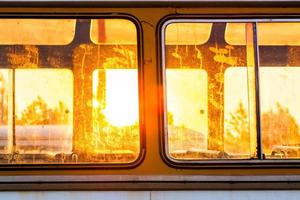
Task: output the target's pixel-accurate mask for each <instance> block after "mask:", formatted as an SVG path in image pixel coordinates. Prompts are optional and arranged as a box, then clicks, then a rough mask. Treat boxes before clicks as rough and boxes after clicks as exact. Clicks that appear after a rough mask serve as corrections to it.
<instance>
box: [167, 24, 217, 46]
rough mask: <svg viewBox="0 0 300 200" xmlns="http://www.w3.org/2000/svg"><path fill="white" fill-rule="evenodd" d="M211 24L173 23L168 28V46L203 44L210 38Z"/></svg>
mask: <svg viewBox="0 0 300 200" xmlns="http://www.w3.org/2000/svg"><path fill="white" fill-rule="evenodd" d="M211 25H212V24H211V23H172V24H169V25H168V26H167V28H166V30H165V31H166V36H167V37H166V38H165V43H166V44H191V45H193V44H203V43H205V42H207V40H208V39H209V36H210V31H211Z"/></svg>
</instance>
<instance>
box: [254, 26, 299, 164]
mask: <svg viewBox="0 0 300 200" xmlns="http://www.w3.org/2000/svg"><path fill="white" fill-rule="evenodd" d="M258 25H259V26H258V38H268V37H272V38H274V40H275V41H280V43H274V42H273V40H268V43H261V42H260V41H259V50H260V68H259V79H260V100H261V102H260V104H261V124H262V144H263V152H264V154H265V156H266V158H270V159H286V158H288V159H293V158H300V132H299V124H300V104H299V102H300V95H299V86H300V62H299V60H300V59H299V58H300V56H299V55H300V54H299V52H300V46H299V44H300V43H299V42H298V40H299V37H300V32H299V30H300V29H299V28H300V23H298V22H297V23H296V22H289V23H283V22H282V23H259V24H258ZM271 32H272V33H273V34H268V33H271ZM266 34H267V35H266Z"/></svg>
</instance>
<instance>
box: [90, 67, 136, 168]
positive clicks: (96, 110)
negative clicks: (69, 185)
mask: <svg viewBox="0 0 300 200" xmlns="http://www.w3.org/2000/svg"><path fill="white" fill-rule="evenodd" d="M137 73H138V72H137V69H105V70H104V69H97V70H95V71H94V72H93V134H94V138H95V143H96V146H95V152H97V153H101V154H103V159H105V160H106V161H108V162H132V161H133V160H135V159H136V158H137V156H138V153H139V148H140V146H139V121H138V119H139V112H138V105H139V104H138V76H137V75H138V74H137Z"/></svg>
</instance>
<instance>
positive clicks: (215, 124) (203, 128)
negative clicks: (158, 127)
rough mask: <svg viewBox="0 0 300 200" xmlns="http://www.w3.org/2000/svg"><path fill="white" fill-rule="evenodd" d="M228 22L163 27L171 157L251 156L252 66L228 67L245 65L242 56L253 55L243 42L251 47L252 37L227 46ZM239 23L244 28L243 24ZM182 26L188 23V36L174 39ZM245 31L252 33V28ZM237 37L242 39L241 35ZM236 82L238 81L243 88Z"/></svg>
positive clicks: (229, 157) (246, 57) (224, 157)
mask: <svg viewBox="0 0 300 200" xmlns="http://www.w3.org/2000/svg"><path fill="white" fill-rule="evenodd" d="M227 25H228V24H227V23H222V22H216V23H187V22H185V23H179V22H176V23H174V24H170V25H168V26H167V27H166V31H165V37H166V39H165V55H166V58H165V59H166V60H165V63H166V71H165V79H166V83H165V84H166V99H167V101H166V106H167V113H166V114H165V115H166V117H165V118H166V121H167V123H168V133H167V134H168V135H167V136H168V143H167V144H168V146H167V148H168V151H169V154H170V156H171V157H172V158H174V159H181V160H201V159H245V158H250V157H252V156H253V155H252V153H250V151H251V150H250V149H251V145H252V144H250V141H251V139H250V131H249V130H250V128H249V127H250V122H249V117H248V115H249V102H248V90H249V85H248V81H250V79H248V78H249V74H248V72H249V70H252V71H253V70H254V68H249V69H248V68H245V67H244V68H243V69H242V70H230V68H234V69H236V68H237V69H239V68H241V67H242V66H247V65H249V63H250V62H248V60H247V59H248V58H250V57H251V56H247V54H249V55H253V52H252V51H251V48H248V45H249V46H251V45H252V46H253V43H252V40H251V41H248V42H247V45H244V46H233V45H229V44H227V43H226V42H225V38H224V32H225V29H226V26H227ZM238 25H239V26H238V27H239V28H240V29H244V31H245V29H246V24H245V23H241V24H240V23H239V24H238ZM186 27H192V28H190V29H188V35H190V36H191V37H184V36H181V37H180V38H179V37H176V36H177V34H178V33H179V32H184V31H186ZM250 28H251V27H250ZM245 32H246V31H245ZM248 34H249V35H250V36H251V32H249V33H248ZM205 35H206V36H205ZM192 36H193V37H192ZM204 36H205V37H204ZM241 37H243V38H242V39H243V40H247V39H246V35H245V34H244V35H242V36H241ZM174 38H175V39H176V38H177V41H174ZM191 38H193V41H194V42H192V41H191ZM204 38H205V39H204ZM168 41H172V42H169V43H168ZM199 41H202V43H201V42H199ZM252 49H253V48H252ZM251 66H252V64H251ZM225 72H226V73H225ZM251 74H253V73H251ZM247 80H248V81H247ZM240 81H243V84H242V87H241V84H240Z"/></svg>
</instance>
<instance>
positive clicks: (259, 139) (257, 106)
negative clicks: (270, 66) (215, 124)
mask: <svg viewBox="0 0 300 200" xmlns="http://www.w3.org/2000/svg"><path fill="white" fill-rule="evenodd" d="M253 45H254V52H253V53H254V69H255V100H256V102H255V109H256V115H255V116H256V133H257V140H256V142H257V145H256V152H257V158H258V160H263V159H264V155H263V151H262V135H261V120H260V90H259V47H258V37H257V22H253Z"/></svg>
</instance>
